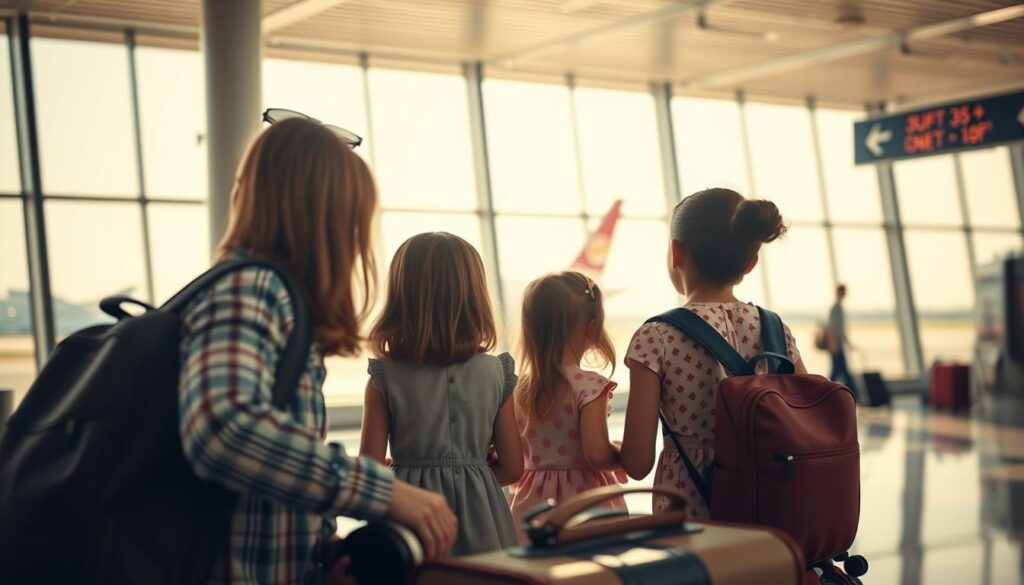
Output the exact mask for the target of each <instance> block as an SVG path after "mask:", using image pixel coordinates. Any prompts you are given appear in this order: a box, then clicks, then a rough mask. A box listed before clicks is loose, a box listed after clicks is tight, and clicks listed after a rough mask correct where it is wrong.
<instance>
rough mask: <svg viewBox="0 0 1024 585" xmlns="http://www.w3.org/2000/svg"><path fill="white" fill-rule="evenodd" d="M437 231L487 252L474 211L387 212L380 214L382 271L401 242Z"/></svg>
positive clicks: (483, 252)
mask: <svg viewBox="0 0 1024 585" xmlns="http://www.w3.org/2000/svg"><path fill="white" fill-rule="evenodd" d="M437 231H443V232H449V233H452V234H455V235H457V236H459V237H461V238H462V239H464V240H466V241H467V242H469V243H470V244H472V245H473V247H475V248H476V249H477V251H478V252H480V254H481V255H484V254H487V251H486V250H484V249H483V243H482V242H481V237H480V236H481V234H480V218H479V217H478V216H477V215H476V214H475V213H424V212H404V211H385V212H384V213H383V214H381V235H382V237H383V244H384V246H383V250H382V251H381V254H382V255H381V257H380V258H379V259H378V260H379V264H380V267H381V272H382V273H383V274H384V275H386V274H387V270H386V269H387V267H388V266H390V265H391V259H392V258H393V257H394V255H395V252H396V251H398V247H399V246H401V245H402V242H404V241H405V240H407V239H409V238H410V237H412V236H415V235H416V234H420V233H423V232H437ZM488 277H489V278H494V275H491V274H489V275H488ZM381 282H382V283H383V281H381ZM495 301H497V299H495Z"/></svg>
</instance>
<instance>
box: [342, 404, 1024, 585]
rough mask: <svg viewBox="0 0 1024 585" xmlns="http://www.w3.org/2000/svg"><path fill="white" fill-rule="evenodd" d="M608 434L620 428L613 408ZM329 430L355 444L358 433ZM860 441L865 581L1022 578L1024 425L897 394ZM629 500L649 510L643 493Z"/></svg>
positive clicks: (988, 583) (859, 546)
mask: <svg viewBox="0 0 1024 585" xmlns="http://www.w3.org/2000/svg"><path fill="white" fill-rule="evenodd" d="M1022 422H1024V421H1022ZM610 432H611V435H612V436H613V437H616V436H621V433H622V415H621V413H617V414H616V415H613V417H612V419H611V424H610ZM331 438H332V439H334V440H340V441H342V442H343V443H345V445H346V447H347V448H349V449H351V450H354V449H356V448H357V442H358V433H357V432H342V433H334V434H332V437H331ZM860 441H861V515H860V531H859V533H858V535H857V541H856V543H855V544H854V549H853V550H854V552H856V553H857V554H861V555H864V556H865V557H867V558H868V561H869V563H870V567H871V569H870V571H869V572H868V574H867V575H866V576H865V577H864V578H863V580H864V583H865V584H866V585H933V584H935V585H944V584H951V585H975V584H977V585H1024V426H1021V427H1015V426H1008V425H999V424H994V423H989V422H982V421H978V420H973V419H971V418H968V417H966V416H961V415H954V414H951V413H941V412H932V411H929V410H926V409H923V408H921V407H920V406H918V405H917V404H916V401H911V400H908V399H904V400H902V401H897V403H896V405H895V407H894V408H892V409H888V408H883V409H867V408H864V409H861V412H860ZM650 481H651V478H647V479H646V480H645V481H643V482H638V483H640V484H644V483H649V482H650ZM821 488H822V489H828V478H822V485H821ZM628 503H629V506H630V509H631V510H632V511H635V512H639V513H643V512H649V511H650V500H649V499H648V498H634V499H630V500H629V501H628Z"/></svg>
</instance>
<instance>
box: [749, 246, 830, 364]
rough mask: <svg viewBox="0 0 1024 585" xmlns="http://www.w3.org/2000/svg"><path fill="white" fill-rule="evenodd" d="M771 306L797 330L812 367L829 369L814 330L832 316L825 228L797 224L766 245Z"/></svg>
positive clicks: (796, 333) (790, 326)
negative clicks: (819, 349)
mask: <svg viewBox="0 0 1024 585" xmlns="http://www.w3.org/2000/svg"><path fill="white" fill-rule="evenodd" d="M763 250H764V252H763V253H764V254H765V256H763V259H764V260H765V263H764V270H766V271H767V274H768V286H769V287H770V288H769V290H771V300H772V306H771V308H772V309H774V310H775V311H778V312H779V314H780V315H781V316H782V318H783V319H784V320H785V321H786V324H787V325H789V328H790V329H791V330H792V331H793V336H794V337H796V340H797V347H799V348H800V350H801V354H802V356H803V360H804V364H805V365H806V366H807V369H808V371H811V372H825V371H827V370H826V369H825V368H826V367H827V359H826V356H825V354H824V353H821V352H817V351H814V344H813V339H814V330H815V329H816V328H817V324H818V323H819V322H821V321H824V320H825V319H826V317H827V316H828V309H829V307H830V306H831V305H832V300H833V290H832V278H831V276H830V274H831V271H830V269H829V259H828V247H827V243H826V241H825V230H824V229H823V228H793V229H791V230H789V233H787V234H786V237H785V238H783V239H781V240H779V241H777V242H772V243H771V244H768V245H766V246H765V247H764V248H763Z"/></svg>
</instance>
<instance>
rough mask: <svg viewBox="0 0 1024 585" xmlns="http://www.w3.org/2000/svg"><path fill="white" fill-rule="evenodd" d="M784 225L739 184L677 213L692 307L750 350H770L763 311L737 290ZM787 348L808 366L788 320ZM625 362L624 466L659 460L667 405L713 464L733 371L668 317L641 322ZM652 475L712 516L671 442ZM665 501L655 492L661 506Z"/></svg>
mask: <svg viewBox="0 0 1024 585" xmlns="http://www.w3.org/2000/svg"><path fill="white" fill-rule="evenodd" d="M785 233H786V224H785V223H784V222H783V220H782V215H781V214H780V213H779V209H778V207H776V206H775V204H774V203H772V202H771V201H767V200H761V199H746V198H744V197H743V196H742V195H740V194H739V193H737V192H736V191H733V190H731V189H723V188H713V189H706V190H704V191H700V192H698V193H695V194H693V195H690V196H689V197H686V198H685V199H683V200H682V201H680V202H679V204H678V205H676V207H675V209H674V210H673V213H672V223H671V240H670V242H669V250H668V275H669V279H670V280H671V281H672V285H673V286H674V287H675V289H676V291H678V292H679V293H680V294H682V295H684V296H685V297H686V298H687V303H686V305H684V308H686V309H689V310H690V311H692V312H694V313H696V314H697V315H698V316H700V317H703V318H704V320H705V321H707V322H708V323H710V324H711V325H712V326H714V328H715V329H716V330H717V331H718V332H719V333H720V334H721V335H722V337H724V338H725V340H726V341H728V342H729V344H730V345H731V346H732V347H733V348H735V349H736V350H737V351H738V352H739V353H740V354H741V355H743V356H744V357H745V358H746V359H749V358H750V356H752V355H754V354H757V353H760V352H761V351H762V349H761V345H760V344H761V323H760V317H759V316H758V310H757V307H756V306H754V305H753V304H751V303H745V302H743V301H741V300H739V299H737V298H736V296H735V295H734V294H733V289H734V287H735V286H736V285H737V284H739V283H740V282H741V281H742V280H743V277H744V276H746V275H747V274H749V273H750V271H751V270H753V269H754V266H756V265H757V261H758V252H759V251H760V249H761V245H762V244H767V243H769V242H773V241H775V240H776V239H778V238H780V237H782V236H783V235H785ZM786 348H787V353H788V354H789V358H790V359H791V360H792V361H793V363H794V364H795V365H796V371H797V373H807V369H806V368H805V367H804V364H803V362H802V361H801V360H800V353H799V351H798V350H797V347H796V342H795V341H794V339H793V335H792V333H791V332H790V330H789V328H788V327H786ZM625 362H626V366H627V367H628V368H629V369H630V392H629V405H628V407H627V410H626V425H625V431H624V433H623V439H622V449H621V461H622V466H623V468H624V469H625V470H626V473H627V474H629V476H630V477H632V478H633V479H642V478H644V477H645V476H646V475H647V474H648V473H649V472H650V470H651V467H652V466H653V465H654V451H655V441H656V438H657V433H658V413H659V411H660V412H661V413H662V414H664V416H665V418H666V420H667V421H668V425H669V429H667V431H669V432H672V433H674V434H675V435H676V436H677V437H678V438H679V440H680V443H681V445H682V448H683V449H684V450H685V451H686V453H687V455H688V456H689V458H690V460H691V461H692V462H693V464H694V465H695V466H696V468H697V469H699V470H703V469H705V468H706V467H708V466H709V465H710V464H711V463H712V462H713V461H714V456H715V454H714V450H713V448H712V447H713V445H714V422H715V419H714V414H715V413H714V407H715V388H716V387H717V385H718V382H719V381H720V380H721V379H722V378H724V377H725V376H726V371H725V369H724V368H723V367H722V365H721V364H720V363H718V362H717V361H716V360H715V359H714V358H713V357H712V356H711V354H710V353H708V352H707V351H706V350H704V349H703V348H701V347H700V346H698V345H697V344H696V343H695V342H693V341H691V340H690V339H689V338H687V336H686V335H685V334H683V333H682V332H681V331H679V330H678V329H676V328H675V327H673V326H672V325H669V324H667V323H662V322H655V323H647V324H644V325H643V326H642V327H640V329H639V330H637V332H636V334H635V335H634V336H633V339H632V341H631V342H630V344H629V350H628V351H627V353H626V360H625ZM761 367H765V364H764V363H762V364H761ZM705 479H707V477H705ZM654 484H655V486H659V487H666V488H669V489H674V490H677V491H680V492H682V493H683V494H684V495H685V497H686V499H687V501H688V503H689V506H688V510H689V513H690V515H691V517H693V518H694V519H706V518H708V517H709V515H710V510H709V507H708V504H707V503H706V502H704V501H703V500H702V498H701V497H700V494H699V493H698V491H697V489H696V487H695V486H693V485H692V482H691V481H690V478H689V476H688V474H687V471H686V468H685V467H684V466H683V462H682V460H681V458H680V456H679V453H678V451H677V450H676V449H675V447H674V446H673V444H672V443H671V442H667V441H666V446H665V448H664V449H662V452H661V455H660V457H659V459H658V469H657V472H656V474H655V479H654ZM666 504H667V502H666V501H665V500H664V499H663V498H660V497H657V496H655V499H654V512H655V513H657V512H659V511H661V510H663V509H665V507H666Z"/></svg>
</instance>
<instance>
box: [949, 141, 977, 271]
mask: <svg viewBox="0 0 1024 585" xmlns="http://www.w3.org/2000/svg"><path fill="white" fill-rule="evenodd" d="M953 170H954V171H955V174H956V194H957V200H958V201H959V203H960V218H961V220H962V221H963V226H962V227H963V231H964V238H966V239H967V260H968V261H969V262H970V263H971V288H972V289H976V287H977V285H978V280H977V279H976V278H975V276H974V274H975V270H976V269H977V267H978V254H977V252H976V251H975V249H974V233H973V232H974V230H973V228H972V227H971V226H972V225H973V223H972V222H971V210H970V209H969V207H968V205H967V183H966V182H965V180H964V166H963V161H961V160H960V153H959V152H955V153H953Z"/></svg>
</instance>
